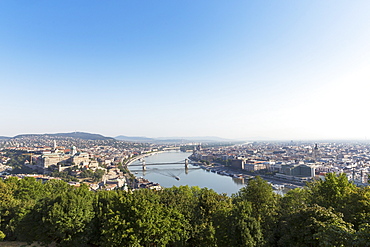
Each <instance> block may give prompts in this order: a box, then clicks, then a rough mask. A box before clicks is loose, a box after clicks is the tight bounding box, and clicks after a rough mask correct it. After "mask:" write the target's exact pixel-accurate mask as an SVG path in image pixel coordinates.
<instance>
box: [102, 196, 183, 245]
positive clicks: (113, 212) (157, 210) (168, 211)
mask: <svg viewBox="0 0 370 247" xmlns="http://www.w3.org/2000/svg"><path fill="white" fill-rule="evenodd" d="M115 193H117V195H118V196H115V197H112V198H111V201H110V203H108V204H107V205H106V206H108V208H107V209H104V208H103V209H100V211H101V212H104V213H105V214H104V215H100V217H103V218H104V221H102V220H101V221H100V223H101V227H100V230H101V240H100V243H99V244H100V245H101V246H164V245H166V244H168V243H170V242H175V241H177V240H179V239H180V238H181V234H182V231H183V227H182V222H183V217H182V215H181V214H180V213H179V212H177V211H176V210H175V209H174V208H171V207H165V206H164V205H163V204H161V203H160V200H159V194H158V193H156V192H155V191H152V190H136V191H135V192H133V193H132V194H131V193H126V192H124V191H117V192H115ZM101 206H103V205H101Z"/></svg>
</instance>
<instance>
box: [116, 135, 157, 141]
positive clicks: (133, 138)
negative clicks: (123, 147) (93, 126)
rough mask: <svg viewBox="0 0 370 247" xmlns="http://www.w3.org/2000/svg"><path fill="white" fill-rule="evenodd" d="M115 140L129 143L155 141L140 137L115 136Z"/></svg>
mask: <svg viewBox="0 0 370 247" xmlns="http://www.w3.org/2000/svg"><path fill="white" fill-rule="evenodd" d="M115 139H117V140H120V141H129V142H155V139H153V138H148V137H142V136H122V135H120V136H116V137H115Z"/></svg>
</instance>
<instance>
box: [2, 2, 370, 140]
mask: <svg viewBox="0 0 370 247" xmlns="http://www.w3.org/2000/svg"><path fill="white" fill-rule="evenodd" d="M369 10H370V3H369V2H368V1H355V2H348V1H340V2H338V1H325V2H322V1H318V0H316V1H300V2H296V1H284V2H275V1H261V2H245V1H233V2H228V3H226V2H222V1H197V2H172V1H160V2H151V1H140V2H120V1H112V2H109V3H108V2H101V1H79V2H78V3H76V2H73V1H53V2H41V1H40V2H37V1H35V2H29V1H17V2H14V1H2V2H1V3H0V34H1V36H2V39H1V40H0V54H2V56H1V58H2V59H0V63H1V64H0V65H1V66H0V81H1V92H2V94H1V96H0V103H1V104H0V110H1V113H2V121H1V122H0V130H1V131H0V132H1V133H0V135H4V136H15V135H18V134H28V133H30V134H44V133H63V132H74V131H82V132H89V133H98V134H102V135H104V136H112V137H115V136H119V135H126V136H146V137H178V136H181V137H187V136H189V137H191V136H218V137H222V138H228V139H246V140H254V139H259V140H263V139H266V140H326V139H350V140H353V139H357V140H367V138H369V137H370V130H369V128H368V126H367V122H368V121H369V120H370V118H369V117H368V116H367V115H368V114H367V110H368V106H369V105H370V98H369V97H368V93H369V92H370V84H369V79H370V71H369V69H368V68H369V65H370V44H369V43H368V42H367V41H368V40H369V39H370V25H369V22H370V16H369V15H368V11H369Z"/></svg>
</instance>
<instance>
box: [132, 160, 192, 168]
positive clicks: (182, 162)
mask: <svg viewBox="0 0 370 247" xmlns="http://www.w3.org/2000/svg"><path fill="white" fill-rule="evenodd" d="M139 161H141V164H133V165H129V167H132V166H141V167H142V168H143V170H146V166H157V165H185V168H188V167H189V160H188V159H185V160H181V161H177V162H160V163H146V162H145V160H139Z"/></svg>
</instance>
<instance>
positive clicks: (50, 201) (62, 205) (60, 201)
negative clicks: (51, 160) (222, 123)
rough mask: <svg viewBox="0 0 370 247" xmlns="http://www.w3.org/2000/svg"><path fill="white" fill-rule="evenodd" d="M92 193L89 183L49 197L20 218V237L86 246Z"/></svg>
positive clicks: (90, 218)
mask: <svg viewBox="0 0 370 247" xmlns="http://www.w3.org/2000/svg"><path fill="white" fill-rule="evenodd" d="M92 202H93V194H92V192H90V191H88V189H87V187H85V186H82V187H81V188H77V189H74V190H69V191H66V192H64V193H60V194H57V195H55V196H54V197H51V198H50V197H46V198H44V199H43V200H40V201H39V202H38V203H37V204H36V205H35V207H34V208H33V211H32V212H30V213H29V214H28V215H27V216H26V217H25V218H24V219H23V220H22V222H21V224H20V227H19V230H18V238H19V239H21V240H24V241H28V242H32V241H39V242H41V243H44V244H50V243H53V242H55V243H57V244H58V245H59V246H84V245H86V244H87V242H88V241H89V240H90V238H91V232H92V229H91V221H92V219H93V217H94V211H93V207H92Z"/></svg>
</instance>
